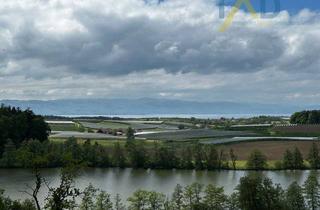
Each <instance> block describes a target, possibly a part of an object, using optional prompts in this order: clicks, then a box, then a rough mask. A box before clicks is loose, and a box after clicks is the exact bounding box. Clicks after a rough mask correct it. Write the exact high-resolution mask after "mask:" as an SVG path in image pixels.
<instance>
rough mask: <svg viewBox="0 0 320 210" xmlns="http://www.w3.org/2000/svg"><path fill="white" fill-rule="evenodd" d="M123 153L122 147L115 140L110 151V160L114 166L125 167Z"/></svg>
mask: <svg viewBox="0 0 320 210" xmlns="http://www.w3.org/2000/svg"><path fill="white" fill-rule="evenodd" d="M125 160H126V158H125V154H124V151H123V148H122V147H121V145H120V143H119V142H116V143H115V144H114V147H113V153H112V162H113V165H114V166H116V167H120V168H124V167H125V162H126V161H125Z"/></svg>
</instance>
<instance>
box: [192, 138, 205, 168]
mask: <svg viewBox="0 0 320 210" xmlns="http://www.w3.org/2000/svg"><path fill="white" fill-rule="evenodd" d="M193 153H194V154H193V155H194V165H195V168H196V169H198V170H202V169H204V164H203V160H204V150H203V146H202V144H200V143H197V144H196V145H195V146H194V149H193Z"/></svg>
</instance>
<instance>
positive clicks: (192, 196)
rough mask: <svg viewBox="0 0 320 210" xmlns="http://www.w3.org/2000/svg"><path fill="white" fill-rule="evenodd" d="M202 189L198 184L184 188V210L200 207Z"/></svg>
mask: <svg viewBox="0 0 320 210" xmlns="http://www.w3.org/2000/svg"><path fill="white" fill-rule="evenodd" d="M202 189H203V185H201V184H199V183H193V184H191V185H188V186H186V187H185V188H184V193H183V198H184V202H183V203H184V208H186V209H195V208H197V207H199V206H200V204H201V201H202V197H201V194H202Z"/></svg>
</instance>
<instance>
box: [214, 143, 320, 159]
mask: <svg viewBox="0 0 320 210" xmlns="http://www.w3.org/2000/svg"><path fill="white" fill-rule="evenodd" d="M312 143H313V142H312V141H258V142H241V143H234V144H227V145H218V146H217V149H223V150H224V151H225V152H229V150H230V149H231V148H232V149H233V150H234V153H235V154H236V155H237V157H238V159H239V160H247V159H248V157H249V155H250V153H251V152H252V151H254V150H260V151H261V152H263V154H265V155H266V156H267V159H268V160H281V159H282V158H283V154H284V153H285V151H286V150H287V149H293V148H295V147H298V148H299V150H300V151H301V153H302V154H303V156H304V158H307V155H308V152H309V150H310V147H311V145H312ZM316 143H317V144H318V147H319V148H320V142H316Z"/></svg>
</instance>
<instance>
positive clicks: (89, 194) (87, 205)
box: [80, 184, 97, 210]
mask: <svg viewBox="0 0 320 210" xmlns="http://www.w3.org/2000/svg"><path fill="white" fill-rule="evenodd" d="M96 193H97V189H95V188H94V187H93V186H92V185H91V184H90V185H89V186H88V187H86V188H85V189H84V191H83V192H82V194H83V196H82V201H81V205H80V209H81V210H94V209H95V208H94V207H95V206H94V199H95V197H96Z"/></svg>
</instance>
